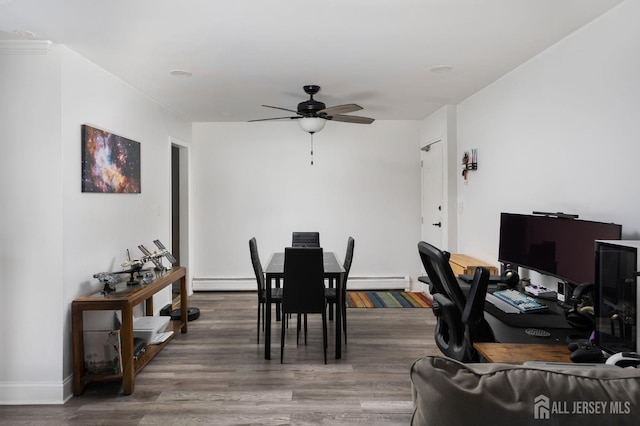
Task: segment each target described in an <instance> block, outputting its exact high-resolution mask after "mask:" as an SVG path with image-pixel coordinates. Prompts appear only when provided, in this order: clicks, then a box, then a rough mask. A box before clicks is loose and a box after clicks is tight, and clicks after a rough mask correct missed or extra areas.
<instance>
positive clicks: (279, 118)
mask: <svg viewBox="0 0 640 426" xmlns="http://www.w3.org/2000/svg"><path fill="white" fill-rule="evenodd" d="M298 118H300V117H299V116H296V117H274V118H258V119H255V120H249V121H248V123H251V122H253V121H270V120H296V119H298Z"/></svg>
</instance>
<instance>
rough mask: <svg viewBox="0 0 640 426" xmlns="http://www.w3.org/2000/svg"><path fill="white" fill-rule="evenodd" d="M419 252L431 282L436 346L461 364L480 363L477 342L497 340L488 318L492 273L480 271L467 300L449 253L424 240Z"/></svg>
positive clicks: (476, 273)
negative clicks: (486, 304) (486, 302)
mask: <svg viewBox="0 0 640 426" xmlns="http://www.w3.org/2000/svg"><path fill="white" fill-rule="evenodd" d="M418 252H419V253H420V259H421V260H422V264H423V265H424V269H425V270H426V271H427V276H428V277H429V281H430V283H431V293H432V295H433V313H434V315H435V316H436V317H437V322H436V332H435V339H436V345H438V348H440V350H441V351H442V353H443V354H445V355H446V356H448V357H450V358H453V359H456V360H458V361H461V362H477V361H479V355H478V352H477V351H476V350H475V349H474V348H473V343H474V342H493V341H495V338H494V336H493V331H492V330H491V327H490V326H489V324H488V323H487V322H486V320H485V319H484V300H485V295H486V294H487V287H488V285H489V271H488V270H487V269H486V268H476V272H475V275H474V277H473V282H472V284H471V288H470V290H469V295H468V297H465V296H464V294H463V292H462V290H461V289H460V286H459V285H458V281H457V280H456V278H455V276H454V275H453V271H452V270H451V266H450V265H449V253H447V252H443V251H441V250H439V249H437V248H436V247H434V246H432V245H431V244H428V243H426V242H424V241H421V242H420V243H418Z"/></svg>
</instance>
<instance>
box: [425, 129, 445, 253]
mask: <svg viewBox="0 0 640 426" xmlns="http://www.w3.org/2000/svg"><path fill="white" fill-rule="evenodd" d="M442 145H443V144H442V141H441V140H438V141H435V142H431V143H430V144H428V145H426V146H425V147H423V148H422V150H421V155H420V156H421V160H422V239H423V240H424V241H426V242H428V243H429V244H431V245H434V246H436V247H438V248H440V249H443V250H444V248H443V247H442V241H443V239H442V232H443V229H444V224H443V223H442V218H443V205H442V199H443V196H442V190H443V188H442V182H443V177H442V173H443V170H444V168H443V161H444V158H443V155H442V151H443V147H442Z"/></svg>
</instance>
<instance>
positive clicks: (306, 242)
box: [291, 232, 320, 247]
mask: <svg viewBox="0 0 640 426" xmlns="http://www.w3.org/2000/svg"><path fill="white" fill-rule="evenodd" d="M291 247H320V233H319V232H294V233H293V234H292V236H291Z"/></svg>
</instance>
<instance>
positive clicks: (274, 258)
mask: <svg viewBox="0 0 640 426" xmlns="http://www.w3.org/2000/svg"><path fill="white" fill-rule="evenodd" d="M322 257H323V261H324V278H325V279H327V280H328V281H329V285H330V286H331V285H333V286H335V289H336V301H337V302H336V307H335V310H336V315H335V321H334V322H335V326H336V333H335V334H336V359H340V358H341V357H342V315H341V314H340V313H341V312H342V304H343V303H345V302H344V300H342V286H343V283H344V274H345V270H344V268H343V267H342V264H341V263H340V262H339V261H338V258H337V256H336V255H335V253H333V252H330V251H325V252H323V253H322ZM264 274H265V278H266V284H267V288H266V290H267V296H266V307H265V313H266V318H265V327H264V357H265V359H271V289H272V288H273V287H274V286H275V287H280V286H281V283H282V280H283V279H284V252H277V253H273V254H272V255H271V258H270V259H269V262H268V263H267V266H266V267H265V269H264Z"/></svg>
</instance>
